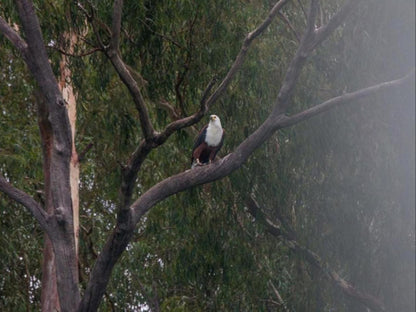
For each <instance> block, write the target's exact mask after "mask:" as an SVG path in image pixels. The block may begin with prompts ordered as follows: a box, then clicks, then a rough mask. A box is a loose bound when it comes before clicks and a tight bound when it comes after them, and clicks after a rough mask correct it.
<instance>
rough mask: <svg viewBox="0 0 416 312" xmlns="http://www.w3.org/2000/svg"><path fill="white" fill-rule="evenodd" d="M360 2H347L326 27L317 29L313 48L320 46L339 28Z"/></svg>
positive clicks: (354, 0)
mask: <svg viewBox="0 0 416 312" xmlns="http://www.w3.org/2000/svg"><path fill="white" fill-rule="evenodd" d="M360 1H361V0H347V1H346V3H345V4H344V6H343V7H342V8H341V9H339V11H338V12H337V13H336V14H335V15H334V16H333V17H332V18H331V19H330V20H329V22H328V23H327V24H326V25H323V26H321V27H319V28H318V29H317V30H316V31H315V33H316V36H315V42H314V46H316V45H318V44H320V43H321V42H322V41H323V40H325V39H326V38H328V36H329V35H330V34H332V32H333V31H334V30H335V29H336V28H337V27H338V26H340V25H341V24H342V23H343V22H344V21H345V19H346V18H347V17H348V15H349V14H350V13H351V11H352V9H353V8H354V7H355V6H356V5H357V4H358V3H359V2H360Z"/></svg>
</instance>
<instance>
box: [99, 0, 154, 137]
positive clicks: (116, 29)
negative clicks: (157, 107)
mask: <svg viewBox="0 0 416 312" xmlns="http://www.w3.org/2000/svg"><path fill="white" fill-rule="evenodd" d="M122 10H123V0H116V1H114V6H113V21H112V27H111V41H110V47H109V49H108V50H106V55H107V57H108V58H109V59H110V61H111V63H112V64H113V66H114V69H115V70H116V72H117V73H118V75H119V77H120V79H121V80H122V81H123V83H124V84H125V85H126V87H127V89H128V90H129V92H130V94H131V96H132V97H133V101H134V103H135V105H136V108H137V110H138V112H139V118H140V125H141V128H142V131H143V136H144V138H145V140H146V141H150V140H152V139H153V137H154V135H155V131H154V129H153V125H152V123H151V121H150V117H149V112H148V110H147V107H146V103H145V101H144V99H143V96H142V93H141V91H140V88H139V86H138V85H137V82H136V80H135V79H134V78H133V76H132V75H131V73H130V71H129V70H128V68H127V66H126V64H125V63H124V61H123V60H122V58H121V56H120V51H119V43H120V29H121V15H122Z"/></svg>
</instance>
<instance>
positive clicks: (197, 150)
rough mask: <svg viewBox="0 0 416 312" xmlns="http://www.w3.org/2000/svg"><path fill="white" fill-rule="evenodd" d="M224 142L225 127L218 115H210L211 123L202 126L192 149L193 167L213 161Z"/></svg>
mask: <svg viewBox="0 0 416 312" xmlns="http://www.w3.org/2000/svg"><path fill="white" fill-rule="evenodd" d="M223 142H224V129H223V128H222V126H221V120H220V118H219V117H218V116H217V115H211V116H209V123H208V124H207V125H206V126H205V127H204V128H202V130H201V132H200V133H199V135H198V138H197V139H196V141H195V144H194V148H193V150H192V168H194V167H195V166H202V165H203V164H207V163H211V162H212V161H213V160H214V159H215V156H216V155H217V153H218V151H219V150H220V148H221V146H222V144H223Z"/></svg>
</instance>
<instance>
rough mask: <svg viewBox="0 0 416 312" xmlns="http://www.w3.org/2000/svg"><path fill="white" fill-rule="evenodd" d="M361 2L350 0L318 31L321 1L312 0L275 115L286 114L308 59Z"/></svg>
mask: <svg viewBox="0 0 416 312" xmlns="http://www.w3.org/2000/svg"><path fill="white" fill-rule="evenodd" d="M359 1H360V0H348V1H347V3H346V4H345V5H344V6H343V7H342V8H341V9H340V10H339V11H338V12H337V13H336V14H335V15H334V17H333V18H332V19H331V20H330V21H329V22H328V24H326V25H325V26H322V27H321V28H319V29H318V30H315V20H316V15H317V13H318V9H319V1H317V0H311V5H310V8H309V12H308V21H307V26H306V30H305V32H304V34H303V37H302V40H301V43H300V45H299V47H298V50H297V51H296V54H295V56H294V57H293V59H292V61H291V62H290V64H289V67H288V70H287V72H286V75H285V78H284V80H283V83H282V86H281V88H280V91H279V94H278V96H277V100H276V103H275V106H274V110H273V115H275V116H278V115H280V114H284V113H285V112H286V111H287V108H288V107H289V104H290V103H289V102H290V98H291V96H292V92H293V90H294V87H295V85H296V82H297V80H298V78H299V75H300V73H301V70H302V68H303V66H304V65H305V62H306V59H307V58H308V57H309V55H310V54H311V53H312V51H313V50H314V49H315V48H316V46H317V45H319V44H320V43H321V42H322V41H323V40H325V39H326V38H328V36H329V35H330V34H331V33H332V32H333V31H334V30H335V29H336V28H337V27H338V26H339V25H340V24H341V23H342V22H343V21H344V20H345V18H346V17H347V16H348V14H349V13H350V12H351V10H352V8H353V7H354V6H355V5H356V4H357V3H358V2H359Z"/></svg>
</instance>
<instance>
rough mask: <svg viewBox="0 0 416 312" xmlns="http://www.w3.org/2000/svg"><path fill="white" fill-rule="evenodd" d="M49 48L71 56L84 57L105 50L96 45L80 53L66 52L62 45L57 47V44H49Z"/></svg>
mask: <svg viewBox="0 0 416 312" xmlns="http://www.w3.org/2000/svg"><path fill="white" fill-rule="evenodd" d="M48 48H51V49H54V50H56V51H58V52H59V53H62V54H64V55H66V56H71V57H84V56H87V55H91V54H93V53H95V52H97V51H103V48H101V47H96V48H93V49H91V50H89V51H85V52H82V53H80V54H73V53H69V52H66V51H65V50H64V49H62V48H60V47H57V46H48Z"/></svg>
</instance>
